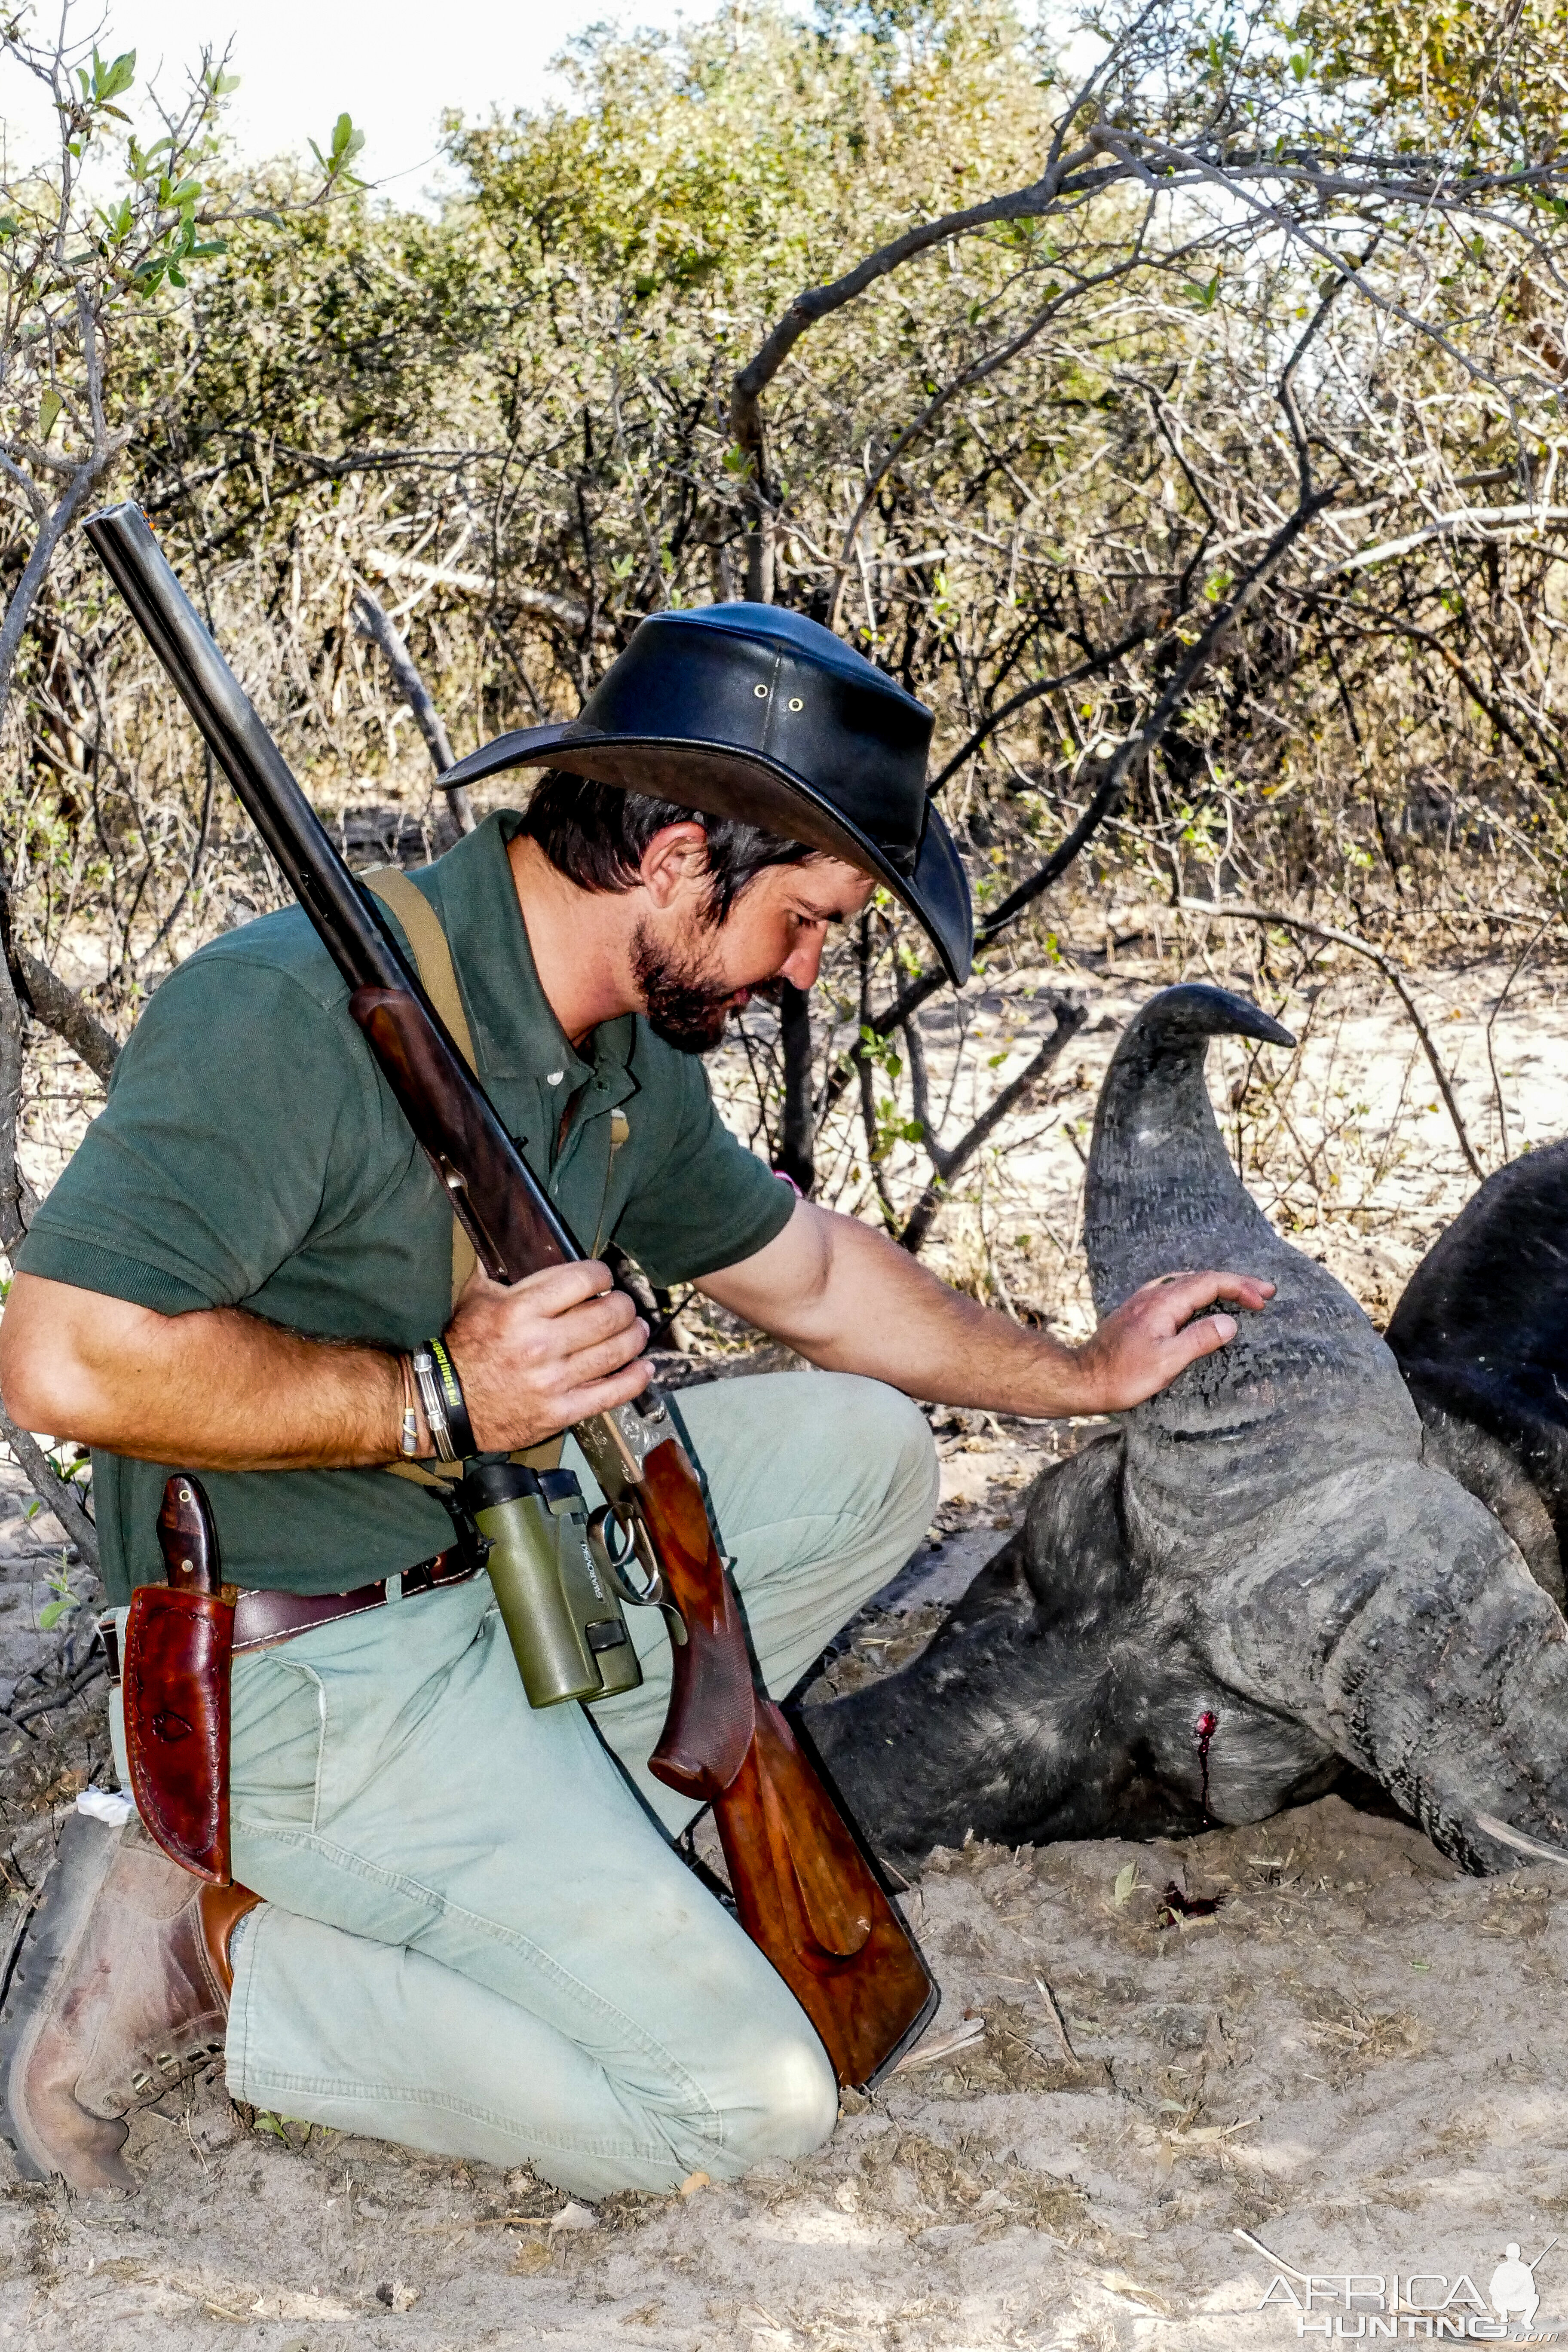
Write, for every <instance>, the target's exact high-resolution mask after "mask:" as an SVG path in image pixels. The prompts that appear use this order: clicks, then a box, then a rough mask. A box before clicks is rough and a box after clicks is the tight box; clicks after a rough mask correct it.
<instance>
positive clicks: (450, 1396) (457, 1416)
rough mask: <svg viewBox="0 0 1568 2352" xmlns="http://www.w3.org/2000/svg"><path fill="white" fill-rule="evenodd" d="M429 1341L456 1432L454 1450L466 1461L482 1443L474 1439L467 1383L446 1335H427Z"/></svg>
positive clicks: (450, 1422) (449, 1423)
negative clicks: (461, 1379) (464, 1390)
mask: <svg viewBox="0 0 1568 2352" xmlns="http://www.w3.org/2000/svg"><path fill="white" fill-rule="evenodd" d="M425 1344H426V1347H427V1348H428V1349H429V1350H430V1360H431V1362H432V1364H434V1366H435V1368H436V1380H437V1385H438V1387H439V1389H440V1391H441V1402H442V1404H443V1405H444V1407H445V1408H446V1413H447V1428H448V1429H449V1430H450V1432H451V1433H452V1452H453V1454H454V1456H455V1457H456V1459H457V1460H458V1461H459V1462H466V1461H468V1457H469V1455H470V1454H477V1453H478V1452H479V1447H478V1446H477V1445H476V1444H475V1443H474V1424H473V1423H472V1422H471V1421H470V1420H469V1419H468V1402H467V1399H466V1398H465V1397H464V1395H463V1383H462V1381H460V1380H459V1379H458V1367H457V1365H456V1364H455V1363H454V1362H453V1361H452V1356H451V1350H450V1349H448V1347H447V1342H446V1341H445V1339H427V1340H426V1343H425Z"/></svg>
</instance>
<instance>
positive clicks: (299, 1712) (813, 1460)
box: [228, 1372, 937, 2197]
mask: <svg viewBox="0 0 1568 2352" xmlns="http://www.w3.org/2000/svg"><path fill="white" fill-rule="evenodd" d="M681 1403H682V1406H683V1409H684V1412H685V1417H686V1420H687V1423H688V1425H689V1429H690V1432H691V1435H692V1438H693V1440H694V1442H695V1444H696V1445H697V1448H698V1451H699V1452H700V1454H701V1457H702V1461H703V1464H704V1466H705V1468H706V1470H707V1473H708V1477H709V1482H710V1487H711V1489H712V1494H713V1502H714V1508H715V1511H716V1514H717V1517H718V1521H719V1525H720V1528H721V1531H722V1534H723V1537H724V1540H725V1542H726V1544H727V1546H728V1548H729V1549H730V1550H731V1553H733V1554H734V1555H735V1557H736V1559H737V1561H738V1567H737V1570H736V1580H737V1583H738V1585H739V1588H740V1591H741V1593H742V1599H743V1601H744V1605H745V1612H746V1617H747V1622H748V1624H749V1626H750V1629H751V1634H752V1643H753V1645H754V1647H755V1650H756V1653H757V1655H758V1658H759V1660H760V1662H761V1664H762V1666H763V1672H764V1674H765V1675H766V1677H767V1682H768V1687H769V1689H770V1690H771V1691H772V1692H773V1694H774V1695H775V1696H782V1695H783V1694H784V1693H785V1692H787V1691H788V1690H789V1689H790V1688H791V1687H792V1686H793V1685H795V1683H796V1682H797V1681H798V1680H799V1678H800V1676H801V1675H803V1674H804V1673H805V1669H806V1667H807V1666H808V1665H809V1664H810V1663H811V1661H812V1660H813V1658H814V1657H816V1654H817V1653H818V1651H819V1650H820V1649H821V1648H822V1647H823V1645H824V1643H826V1641H827V1640H828V1639H829V1638H830V1637H831V1635H832V1634H833V1633H835V1632H836V1631H837V1629H838V1627H839V1626H841V1625H842V1624H843V1623H844V1622H845V1621H846V1620H847V1618H848V1617H850V1616H851V1615H853V1613H854V1612H855V1611H856V1610H857V1609H858V1607H859V1606H860V1604H861V1603H862V1602H863V1601H865V1600H866V1599H867V1598H868V1596H869V1595H870V1594H871V1593H873V1592H875V1591H877V1590H878V1589H879V1586H881V1585H882V1584H884V1583H885V1582H886V1581H887V1580H888V1579H889V1577H891V1576H892V1575H893V1574H895V1573H896V1571H897V1570H898V1569H899V1568H900V1566H901V1565H902V1563H903V1562H904V1560H905V1559H908V1557H909V1555H910V1552H911V1551H912V1550H913V1549H914V1547H915V1545H916V1543H917V1542H918V1541H919V1539H920V1538H921V1534H922V1533H923V1532H924V1530H925V1528H926V1527H927V1525H928V1524H929V1522H930V1519H931V1513H932V1511H933V1509H934V1507H935V1503H936V1492H937V1479H936V1465H935V1458H934V1454H933V1450H932V1446H931V1438H930V1435H929V1433H928V1432H927V1429H926V1426H925V1423H924V1422H923V1421H922V1420H921V1416H920V1414H919V1413H918V1412H917V1411H916V1410H915V1408H914V1406H913V1405H911V1404H910V1402H908V1400H907V1399H906V1398H904V1397H902V1396H900V1395H899V1394H898V1393H897V1392H896V1391H893V1390H891V1389H888V1388H884V1387H882V1386H880V1385H879V1383H878V1382H876V1381H865V1380H858V1379H851V1378H848V1377H847V1376H842V1375H838V1374H832V1373H821V1372H809V1373H807V1372H785V1373H779V1374H776V1375H772V1376H762V1377H758V1378H755V1379H747V1380H737V1381H724V1382H721V1383H718V1384H715V1385H714V1386H712V1387H708V1388H702V1389H698V1390H694V1391H688V1392H687V1394H686V1395H685V1396H684V1397H683V1398H682V1399H681ZM574 1455H575V1449H574V1448H573V1449H569V1452H568V1463H569V1465H570V1466H571V1467H573V1468H574V1469H575V1470H576V1471H577V1473H578V1475H579V1476H580V1477H581V1478H582V1479H583V1482H584V1489H585V1490H591V1487H592V1482H591V1480H590V1479H589V1477H588V1475H587V1472H586V1467H585V1465H584V1463H583V1462H582V1460H581V1458H580V1457H576V1458H574ZM593 1498H594V1499H595V1500H597V1499H598V1497H597V1496H596V1494H595V1495H594V1497H593ZM627 1614H628V1621H629V1622H630V1624H631V1628H632V1632H633V1636H634V1639H635V1640H636V1643H637V1650H638V1653H639V1655H640V1657H641V1659H642V1663H643V1672H644V1675H645V1676H646V1680H645V1682H644V1684H643V1686H642V1688H641V1689H640V1690H637V1691H634V1692H630V1693H627V1694H626V1696H623V1697H621V1698H617V1699H614V1700H610V1701H606V1702H605V1703H604V1704H603V1705H602V1706H595V1707H593V1708H587V1707H581V1706H557V1707H551V1708H549V1709H546V1710H543V1711H541V1712H537V1713H536V1712H535V1711H533V1710H532V1709H531V1708H530V1706H529V1705H528V1703H527V1701H526V1699H525V1698H524V1696H523V1693H522V1685H521V1682H520V1681H519V1679H518V1674H517V1669H516V1666H515V1664H514V1663H513V1661H512V1656H511V1652H510V1648H509V1647H508V1644H507V1640H506V1636H505V1633H504V1632H503V1631H502V1629H501V1625H500V1619H499V1618H498V1616H497V1614H496V1612H495V1609H494V1606H493V1604H492V1602H491V1600H490V1594H489V1581H488V1580H487V1579H486V1578H484V1577H482V1576H480V1577H477V1578H476V1579H475V1580H473V1582H472V1583H470V1584H466V1585H459V1586H458V1587H456V1588H454V1589H452V1590H450V1591H438V1592H432V1593H426V1594H423V1595H420V1596H418V1597H416V1598H414V1599H412V1600H409V1601H396V1602H393V1603H391V1604H389V1605H388V1606H387V1607H386V1608H384V1609H380V1610H376V1611H374V1612H371V1613H370V1614H368V1615H366V1616H363V1617H358V1618H352V1619H349V1620H347V1621H345V1622H341V1623H338V1624H333V1625H326V1626H321V1627H319V1628H317V1629H316V1630H315V1631H314V1632H312V1633H306V1634H302V1635H300V1638H299V1639H298V1640H295V1641H292V1642H289V1643H284V1644H283V1645H282V1646H280V1647H279V1648H278V1649H275V1650H269V1651H262V1652H258V1653H256V1654H252V1655H250V1656H247V1657H245V1658H241V1659H238V1660H237V1661H236V1665H235V1674H234V1756H233V1784H232V1785H233V1825H234V1826H233V1835H234V1871H235V1876H236V1877H237V1878H238V1879H239V1880H241V1881H242V1882H243V1883H244V1884H245V1885H247V1886H251V1887H254V1888H255V1889H256V1891H257V1892H258V1894H259V1895H262V1896H264V1897H265V1898H266V1899H265V1902H264V1904H263V1906H262V1907H261V1908H260V1909H259V1910H258V1911H256V1912H254V1913H253V1914H252V1915H251V1916H250V1918H249V1919H248V1920H247V1922H246V1923H245V1925H244V1927H242V1929H241V1932H240V1935H239V1937H238V1939H237V1948H236V1955H235V1958H236V1969H235V1992H234V2004H233V2010H232V2012H231V2016H230V2021H229V2036H228V2083H229V2088H230V2090H231V2092H232V2093H233V2094H234V2095H235V2096H236V2097H237V2098H240V2099H246V2100H249V2101H250V2102H252V2103H253V2104H254V2105H257V2106H259V2107H264V2108H268V2109H269V2110H271V2111H272V2112H274V2113H277V2114H282V2115H285V2116H293V2117H296V2118H298V2119H300V2121H304V2122H311V2123H319V2124H326V2125H331V2126H335V2127H336V2128H338V2129H339V2130H342V2131H351V2132H359V2133H365V2134H369V2135H372V2136H374V2137H378V2138H383V2139H389V2140H395V2141H400V2142H402V2143H403V2144H404V2145H405V2146H407V2147H418V2148H425V2149H428V2150H430V2151H432V2152H434V2153H437V2154H442V2155H451V2156H468V2157H474V2158H481V2159H483V2160H484V2161H486V2162H489V2163H491V2164H498V2165H514V2164H518V2163H521V2162H528V2163H531V2165H533V2166H534V2167H535V2168H536V2169H537V2170H538V2171H539V2172H540V2173H542V2175H543V2176H544V2177H545V2178H546V2179H549V2180H552V2181H554V2182H556V2183H558V2184H559V2185H560V2186H561V2187H562V2188H563V2189H571V2190H574V2191H575V2192H577V2193H578V2194H580V2195H583V2196H586V2197H597V2196H603V2195H605V2194H606V2193H607V2192H609V2191H610V2190H612V2189H670V2188H672V2187H674V2186H675V2185H676V2184H677V2183H678V2182H679V2181H680V2180H681V2179H684V2178H685V2176H686V2175H687V2174H688V2173H689V2172H692V2171H695V2170H697V2169H698V2168H701V2169H702V2170H704V2171H706V2172H708V2173H709V2174H710V2176H711V2177H712V2178H714V2179H733V2178H735V2177H736V2176H737V2175H738V2174H740V2173H741V2172H742V2171H744V2170H745V2168H747V2166H748V2165H750V2164H752V2163H754V2162H755V2161H756V2160H757V2159H758V2158H761V2157H763V2156H785V2157H792V2156H799V2155H804V2154H805V2153H806V2152H807V2151H808V2150H809V2149H811V2148H813V2147H816V2146H818V2145H819V2144H820V2143H821V2142H822V2141H823V2140H824V2139H826V2137H827V2135H828V2134H829V2132H830V2131H831V2130H832V2128H833V2125H834V2121H835V2118H836V2116H837V2091H836V2087H835V2084H834V2079H833V2074H832V2071H831V2069H830V2067H829V2065H828V2063H827V2060H826V2054H825V2053H824V2051H823V2049H822V2045H821V2043H820V2042H818V2040H817V2038H816V2034H815V2032H813V2030H812V2028H811V2026H810V2024H809V2023H808V2021H807V2020H806V2018H805V2014H804V2012H803V2011H801V2009H800V2008H799V2007H798V2006H797V2004H796V2002H795V1999H794V1997H793V1995H792V1994H790V1993H789V1992H788V1991H787V1990H785V1988H784V1984H783V1982H782V1980H781V1979H779V1978H778V1977H777V1976H775V1975H774V1973H773V1970H772V1969H770V1968H769V1967H768V1965H767V1963H766V1961H765V1960H763V1958H762V1956H761V1954H760V1953H759V1952H758V1951H757V1950H756V1948H755V1947H754V1946H753V1945H752V1943H751V1942H750V1941H749V1940H748V1939H747V1937H745V1936H744V1935H742V1932H741V1929H740V1928H739V1927H737V1926H736V1924H735V1922H734V1920H733V1919H732V1918H731V1916H729V1914H728V1913H727V1912H726V1911H725V1910H724V1909H723V1908H722V1906H721V1905H720V1904H719V1903H717V1902H716V1901H715V1900H714V1899H713V1898H712V1897H711V1896H710V1895H708V1894H707V1893H706V1892H705V1891H704V1889H703V1888H702V1886H701V1885H700V1883H699V1882H698V1880H697V1879H696V1878H695V1877H694V1876H693V1875H692V1874H691V1873H690V1872H689V1870H688V1869H687V1868H686V1866H685V1864H683V1863H682V1862H681V1861H680V1859H679V1856H678V1855H677V1854H676V1853H674V1852H673V1850H672V1848H671V1844H670V1835H671V1833H672V1832H676V1831H679V1829H680V1828H681V1827H683V1826H684V1825H685V1823H686V1822H687V1821H688V1820H689V1818H690V1817H691V1815H692V1814H693V1813H694V1812H695V1811H696V1810H697V1809H696V1807H694V1806H691V1805H689V1804H687V1803H685V1802H683V1801H681V1800H680V1799H679V1798H677V1797H676V1796H675V1795H674V1794H673V1792H672V1791H671V1790H668V1789H665V1788H662V1787H661V1786H660V1784H659V1783H658V1781H656V1780H653V1779H651V1778H650V1776H649V1775H648V1773H647V1770H646V1769H645V1767H646V1762H647V1756H648V1754H649V1752H650V1750H651V1748H653V1746H654V1744H655V1741H656V1740H657V1738H658V1731H659V1728H660V1727H661V1725H662V1723H663V1719H664V1712H665V1706H666V1702H667V1699H668V1688H669V1665H668V1657H669V1653H668V1639H667V1636H666V1634H665V1633H664V1629H663V1622H662V1620H661V1619H660V1617H659V1615H658V1612H657V1611H654V1610H637V1611H629V1612H627Z"/></svg>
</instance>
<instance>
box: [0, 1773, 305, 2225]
mask: <svg viewBox="0 0 1568 2352" xmlns="http://www.w3.org/2000/svg"><path fill="white" fill-rule="evenodd" d="M257 1899H258V1898H257V1897H256V1896H255V1895H252V1894H250V1893H249V1892H248V1891H247V1889H246V1888H245V1887H243V1886H223V1887H217V1886H208V1885H205V1884H204V1882H203V1881H202V1880H200V1879H198V1878H195V1877H193V1876H192V1874H190V1872H189V1871H185V1870H182V1869H181V1868H180V1866H179V1864H177V1863H173V1862H171V1861H170V1860H169V1859H168V1857H167V1855H165V1854H164V1853H161V1852H160V1850H159V1849H158V1847H157V1846H155V1845H154V1844H153V1841H152V1839H151V1838H150V1837H149V1836H148V1835H147V1833H146V1832H145V1831H144V1830H143V1829H142V1825H141V1823H140V1822H136V1821H132V1822H128V1823H127V1825H126V1826H125V1827H124V1828H123V1829H118V1830H117V1829H110V1828H108V1827H106V1826H105V1824H104V1823H103V1822H95V1821H90V1820H89V1818H88V1817H87V1816H86V1815H85V1814H83V1813H72V1814H71V1815H70V1816H69V1818H68V1821H67V1822H66V1824H65V1827H64V1829H63V1830H62V1832H61V1833H60V1843H59V1852H58V1855H57V1857H56V1859H55V1862H54V1864H53V1865H52V1866H51V1868H50V1870H49V1873H48V1875H47V1877H46V1879H45V1881H44V1884H43V1888H42V1890H41V1892H40V1894H39V1896H38V1899H37V1904H36V1905H35V1906H34V1909H33V1916H32V1917H31V1919H30V1920H29V1922H28V1924H27V1927H26V1932H25V1934H24V1936H23V1939H22V1945H21V1948H20V1950H19V1952H18V1954H17V1957H16V1966H15V1968H14V1969H13V1970H12V1973H11V1981H10V1984H9V1986H8V1988H7V1990H6V1995H5V2006H4V2008H3V2009H0V2069H3V2070H4V2087H3V2092H0V2138H4V2139H5V2140H6V2141H7V2142H8V2143H9V2145H10V2147H11V2149H12V2152H13V2154H14V2155H15V2157H16V2168H17V2170H18V2171H19V2172H20V2173H21V2174H22V2176H23V2178H24V2179H27V2180H47V2179H49V2178H50V2176H51V2175H53V2174H56V2173H59V2174H63V2175H64V2178H65V2179H66V2181H67V2183H68V2186H69V2187H70V2188H72V2189H78V2190H88V2189H134V2188H136V2186H137V2185H138V2184H137V2181H136V2178H135V2175H134V2174H133V2173H132V2172H131V2171H130V2170H129V2169H128V2168H127V2167H126V2165H125V2163H124V2161H123V2159H122V2158H121V2154H120V2150H121V2147H123V2146H124V2143H125V2139H126V2136H127V2131H128V2128H129V2127H128V2126H127V2125H126V2124H125V2123H123V2122H122V2121H121V2117H122V2116H125V2115H127V2114H128V2113H129V2112H130V2110H131V2109H132V2107H138V2106H142V2105H145V2104H146V2102H147V2101H148V2100H150V2099H155V2098H158V2097H160V2096H161V2095H162V2094H163V2092H164V2091H166V2090H169V2089H170V2088H171V2087H172V2086H173V2085H174V2084H176V2083H182V2082H184V2081H185V2080H186V2079H187V2077H188V2076H190V2075H192V2074H195V2073H197V2072H198V2071H199V2070H200V2069H201V2068H202V2067H203V2066H205V2065H206V2064H208V2063H209V2062H210V2061H211V2060H212V2059H214V2058H216V2057H217V2056H219V2055H220V2054H221V2053H222V2050H223V2046H224V2037H225V2034H226V2031H227V2026H228V1997H229V1993H230V1991H231V1990H232V1988H233V1982H234V1979H233V1976H232V1973H231V1971H230V1969H229V1965H228V1951H227V1945H228V1937H229V1931H230V1929H231V1928H232V1927H233V1926H234V1924H235V1922H236V1920H237V1919H238V1918H239V1917H241V1916H242V1915H243V1914H244V1913H245V1912H247V1911H248V1910H249V1909H250V1908H251V1906H252V1905H253V1904H254V1903H255V1902H256V1901H257Z"/></svg>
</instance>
